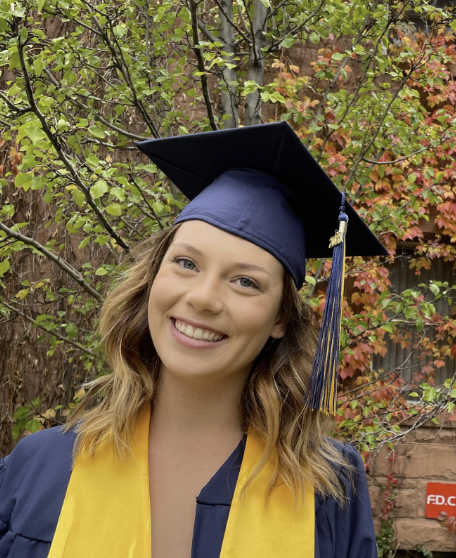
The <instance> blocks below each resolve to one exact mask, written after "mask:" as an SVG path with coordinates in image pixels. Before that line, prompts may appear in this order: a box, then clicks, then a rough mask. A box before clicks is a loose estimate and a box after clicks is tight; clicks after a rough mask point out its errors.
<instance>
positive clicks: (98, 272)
mask: <svg viewBox="0 0 456 558" xmlns="http://www.w3.org/2000/svg"><path fill="white" fill-rule="evenodd" d="M107 273H108V272H107V270H106V269H105V268H104V267H103V266H101V267H99V268H98V269H97V270H96V271H95V275H99V276H100V277H102V276H103V275H106V274H107Z"/></svg>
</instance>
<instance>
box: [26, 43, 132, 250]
mask: <svg viewBox="0 0 456 558" xmlns="http://www.w3.org/2000/svg"><path fill="white" fill-rule="evenodd" d="M17 52H18V55H19V61H20V64H21V69H22V73H23V75H24V85H25V91H26V93H27V98H28V101H29V104H30V107H31V109H32V111H33V112H34V113H35V115H36V116H37V118H38V120H39V121H40V123H41V127H42V128H43V131H44V133H45V134H46V135H47V137H48V139H49V141H50V142H51V144H52V146H53V147H54V149H55V150H56V152H57V155H58V156H59V159H60V160H61V161H62V162H63V164H64V165H65V167H66V168H67V170H68V171H69V172H70V174H71V176H72V178H73V180H74V183H75V184H76V186H77V187H78V188H79V189H80V190H81V192H82V193H83V194H84V196H85V199H86V201H87V203H88V204H89V205H90V207H91V208H92V209H93V212H94V213H95V215H96V216H97V218H98V220H99V222H100V223H101V225H102V226H103V228H104V229H105V230H106V232H107V233H108V234H109V235H110V236H111V237H112V238H113V239H114V240H115V241H116V242H117V244H118V245H119V246H121V247H122V248H123V249H124V250H125V251H126V252H129V251H130V247H129V246H128V244H127V243H126V242H124V241H123V240H122V238H121V237H120V236H119V235H118V234H117V233H116V231H115V230H114V229H113V228H112V227H111V225H110V224H109V223H108V222H107V221H106V219H105V217H104V215H103V214H102V213H101V211H100V208H99V207H98V206H97V204H96V203H95V201H94V200H93V198H92V196H91V195H90V190H89V188H88V187H87V186H86V185H85V184H84V182H83V181H82V179H81V177H80V176H79V174H78V173H77V172H76V169H75V168H74V167H73V165H72V164H71V163H70V161H69V160H68V158H67V156H66V155H65V153H64V152H63V150H62V147H61V146H60V143H59V141H58V140H57V138H56V137H55V136H54V134H53V133H52V132H51V129H50V127H49V125H48V123H47V120H46V118H45V117H44V115H43V114H42V112H41V111H40V109H39V108H38V105H37V104H36V101H35V96H34V94H33V89H32V84H31V82H30V76H29V73H28V70H27V66H26V64H25V58H24V45H23V44H22V42H21V40H20V37H18V42H17Z"/></svg>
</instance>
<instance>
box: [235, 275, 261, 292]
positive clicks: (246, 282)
mask: <svg viewBox="0 0 456 558" xmlns="http://www.w3.org/2000/svg"><path fill="white" fill-rule="evenodd" d="M237 281H239V285H240V286H241V287H244V288H251V287H253V288H254V289H258V288H259V287H258V284H257V283H255V281H252V279H249V278H248V277H238V279H237Z"/></svg>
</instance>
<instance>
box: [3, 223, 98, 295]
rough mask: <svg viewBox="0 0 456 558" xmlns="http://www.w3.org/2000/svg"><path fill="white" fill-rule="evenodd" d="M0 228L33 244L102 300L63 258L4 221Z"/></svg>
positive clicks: (88, 291)
mask: <svg viewBox="0 0 456 558" xmlns="http://www.w3.org/2000/svg"><path fill="white" fill-rule="evenodd" d="M0 230H2V231H3V232H4V233H5V234H6V235H7V236H9V237H10V238H15V239H16V240H18V241H20V242H23V243H24V244H27V245H29V246H33V247H34V248H35V249H36V250H38V252H41V254H43V255H44V256H46V257H47V258H48V259H49V260H51V261H52V262H54V263H55V264H57V265H58V266H59V267H60V269H62V270H63V271H65V273H67V274H68V275H69V276H70V277H71V278H72V279H74V281H76V283H77V284H78V285H79V286H80V287H81V288H83V289H84V290H85V291H86V292H87V293H89V294H90V295H91V296H93V297H94V298H95V299H96V300H98V301H99V302H103V297H102V296H101V294H100V293H99V292H98V291H96V290H95V289H94V288H92V287H91V286H90V285H89V284H88V283H86V281H85V280H84V278H83V277H82V275H81V274H80V273H79V272H78V271H77V270H76V269H74V267H72V266H71V265H70V264H69V263H67V262H66V261H65V260H62V258H60V256H57V255H56V254H54V253H53V252H51V251H50V250H48V249H47V248H46V247H45V246H43V245H42V244H40V243H39V242H38V241H36V240H35V239H34V238H30V237H28V236H25V235H23V234H21V233H19V232H17V231H14V230H13V229H10V228H9V227H7V226H6V225H5V224H4V223H1V222H0Z"/></svg>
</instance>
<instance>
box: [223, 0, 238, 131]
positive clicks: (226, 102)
mask: <svg viewBox="0 0 456 558" xmlns="http://www.w3.org/2000/svg"><path fill="white" fill-rule="evenodd" d="M227 18H229V19H230V20H231V21H233V0H221V2H220V39H221V40H222V42H223V50H224V51H225V52H227V53H229V54H228V55H226V56H225V57H224V58H225V60H226V61H227V63H228V64H234V61H233V58H234V57H235V46H234V45H235V37H234V27H233V26H232V25H231V24H230V23H229V21H228V19H227ZM236 79H237V76H236V68H224V69H223V72H222V80H223V82H224V84H223V85H222V93H221V104H222V109H223V114H224V115H225V114H228V115H230V118H229V119H226V120H225V121H224V123H223V126H224V128H237V126H238V121H239V115H238V102H237V96H236V93H237V86H236V83H237V82H236ZM235 82H236V83H235Z"/></svg>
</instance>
